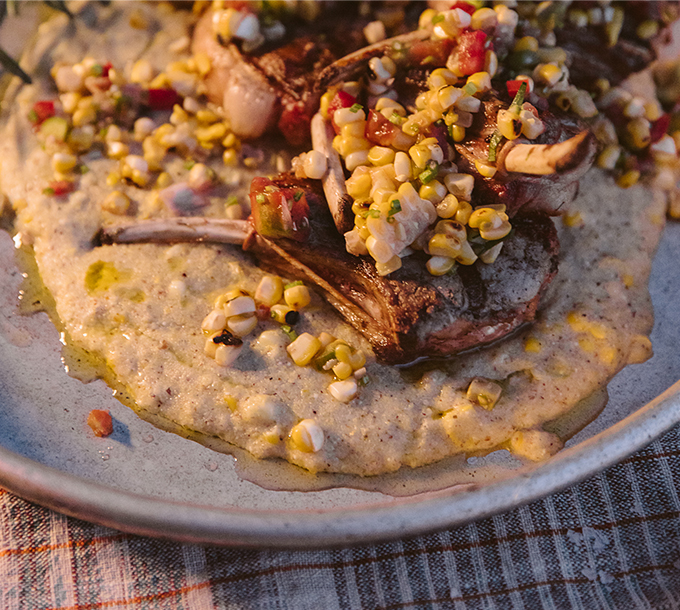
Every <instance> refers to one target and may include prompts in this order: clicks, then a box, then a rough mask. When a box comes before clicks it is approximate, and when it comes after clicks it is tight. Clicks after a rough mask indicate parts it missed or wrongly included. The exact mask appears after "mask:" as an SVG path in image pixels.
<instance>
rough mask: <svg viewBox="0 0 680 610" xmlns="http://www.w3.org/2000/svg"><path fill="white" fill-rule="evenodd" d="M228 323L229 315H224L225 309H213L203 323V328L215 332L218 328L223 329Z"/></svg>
mask: <svg viewBox="0 0 680 610" xmlns="http://www.w3.org/2000/svg"><path fill="white" fill-rule="evenodd" d="M226 324H227V316H225V315H224V311H221V310H219V309H213V310H212V311H211V312H210V313H209V314H208V315H207V316H206V317H205V318H203V322H202V323H201V329H202V330H204V331H205V332H215V331H217V330H223V329H224V327H225V326H226Z"/></svg>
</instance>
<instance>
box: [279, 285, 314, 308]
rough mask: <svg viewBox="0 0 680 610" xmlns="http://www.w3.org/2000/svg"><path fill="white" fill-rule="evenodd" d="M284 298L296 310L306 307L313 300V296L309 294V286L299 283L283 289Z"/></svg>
mask: <svg viewBox="0 0 680 610" xmlns="http://www.w3.org/2000/svg"><path fill="white" fill-rule="evenodd" d="M283 298H284V300H285V301H286V304H287V305H288V306H289V307H291V308H293V309H294V310H295V311H299V310H300V309H304V308H305V307H307V305H309V303H310V302H311V300H312V297H311V295H310V294H309V288H307V286H301V285H299V284H298V285H297V286H292V287H290V288H287V289H285V290H284V291H283Z"/></svg>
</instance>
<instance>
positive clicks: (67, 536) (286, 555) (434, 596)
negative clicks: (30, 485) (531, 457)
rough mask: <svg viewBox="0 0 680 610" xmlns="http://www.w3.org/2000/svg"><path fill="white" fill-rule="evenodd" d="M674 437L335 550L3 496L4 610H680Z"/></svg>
mask: <svg viewBox="0 0 680 610" xmlns="http://www.w3.org/2000/svg"><path fill="white" fill-rule="evenodd" d="M678 488H680V427H678V428H675V429H674V430H672V431H671V432H669V433H668V434H667V435H666V436H665V437H663V438H662V439H660V440H658V441H656V442H654V443H652V444H651V445H650V446H649V447H647V448H646V449H644V450H643V451H640V452H639V453H637V454H635V455H634V456H632V457H631V458H629V459H627V460H625V461H624V462H622V463H620V464H617V465H616V466H614V467H612V468H610V469H609V470H607V471H605V472H604V473H602V474H600V475H598V476H596V477H594V478H592V479H589V480H587V481H585V482H584V483H582V484H580V485H577V486H575V487H573V488H571V489H568V490H566V491H564V492H562V493H559V494H556V495H553V496H550V497H548V498H546V499H544V500H542V501H538V502H535V503H533V504H530V505H528V506H526V507H523V508H519V509H517V510H513V511H511V512H508V513H505V514H502V515H499V516H496V517H493V518H490V519H485V520H482V521H478V522H476V523H472V524H470V525H467V526H464V527H457V528H454V529H451V530H448V531H443V532H439V533H435V534H431V535H427V536H421V537H417V538H413V539H404V540H398V541H394V542H390V543H385V544H377V545H370V546H363V547H354V548H345V549H337V550H312V549H310V550H309V551H271V550H234V549H226V548H214V547H201V546H196V545H190V544H180V543H172V542H167V541H161V540H154V539H151V538H143V537H139V536H132V535H127V534H122V533H120V532H117V531H114V530H111V529H108V528H105V527H101V526H97V525H92V524H89V523H85V522H82V521H79V520H77V519H71V518H67V517H64V516H62V515H60V514H58V513H55V512H52V511H50V510H48V509H45V508H42V507H40V506H37V505H34V504H31V503H29V502H26V501H24V500H22V499H20V498H17V497H16V496H14V495H12V494H10V493H9V492H6V491H2V490H0V609H2V610H15V609H23V608H26V609H30V610H38V609H48V608H49V609H60V610H66V609H70V610H90V609H97V608H122V609H132V608H134V609H138V608H163V609H164V608H186V609H191V610H197V609H212V608H219V609H233V610H240V609H251V608H252V609H256V608H257V609H260V608H262V609H276V610H278V609H287V610H307V609H309V610H333V609H338V610H344V609H362V610H369V609H377V608H381V609H390V610H395V609H397V608H418V609H419V608H428V609H429V608H432V609H435V608H439V609H442V610H443V609H448V608H451V609H455V610H472V609H498V610H505V609H513V610H515V609H526V610H534V609H551V610H563V609H580V610H594V609H600V608H606V609H613V610H637V609H640V610H642V609H645V610H670V609H673V608H680V499H679V493H680V492H679V491H678Z"/></svg>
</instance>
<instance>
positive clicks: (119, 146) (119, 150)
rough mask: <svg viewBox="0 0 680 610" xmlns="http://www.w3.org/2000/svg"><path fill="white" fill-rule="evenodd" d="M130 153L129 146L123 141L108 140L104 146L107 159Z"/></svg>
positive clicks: (120, 157)
mask: <svg viewBox="0 0 680 610" xmlns="http://www.w3.org/2000/svg"><path fill="white" fill-rule="evenodd" d="M129 153H130V147H129V146H128V145H127V144H123V142H109V143H108V144H107V146H106V154H107V156H108V157H109V159H122V158H123V157H126V156H127V155H128V154H129Z"/></svg>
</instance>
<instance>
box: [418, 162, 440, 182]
mask: <svg viewBox="0 0 680 610" xmlns="http://www.w3.org/2000/svg"><path fill="white" fill-rule="evenodd" d="M438 173H439V165H435V166H434V167H429V168H428V169H426V170H425V171H423V172H421V173H420V174H419V175H418V178H420V181H421V182H422V183H423V184H428V183H429V182H432V181H433V180H434V179H435V178H436V177H437V174H438Z"/></svg>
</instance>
